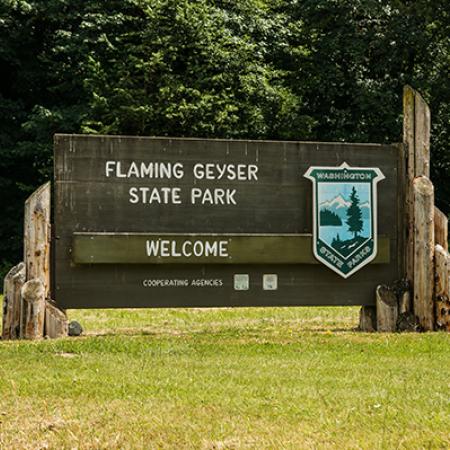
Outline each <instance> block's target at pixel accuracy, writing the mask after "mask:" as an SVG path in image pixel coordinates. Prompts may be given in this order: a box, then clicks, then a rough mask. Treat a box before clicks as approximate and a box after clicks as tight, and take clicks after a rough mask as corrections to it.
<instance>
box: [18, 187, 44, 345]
mask: <svg viewBox="0 0 450 450" xmlns="http://www.w3.org/2000/svg"><path fill="white" fill-rule="evenodd" d="M50 188H51V186H50V183H46V184H44V185H42V186H41V187H40V188H38V189H37V190H36V191H34V192H33V194H31V195H30V197H29V198H28V199H27V201H26V202H25V215H24V261H25V266H26V279H27V280H41V281H42V285H43V289H44V300H45V299H47V298H48V297H49V289H50V240H51V235H50V208H51V206H50V193H51V189H50ZM30 305H31V303H30V302H23V304H22V318H21V337H24V338H27V335H28V334H29V333H28V331H27V329H26V326H27V325H26V322H27V320H28V318H29V317H30V315H33V312H30V311H28V310H27V308H28V307H29V306H30ZM44 309H45V303H44ZM43 313H44V312H43ZM43 313H42V314H43ZM43 323H44V321H43V320H42V324H43ZM42 331H43V330H42ZM42 336H43V335H42Z"/></svg>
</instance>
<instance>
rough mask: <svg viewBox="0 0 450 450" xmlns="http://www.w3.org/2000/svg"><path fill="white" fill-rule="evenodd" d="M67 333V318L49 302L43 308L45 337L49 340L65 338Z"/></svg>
mask: <svg viewBox="0 0 450 450" xmlns="http://www.w3.org/2000/svg"><path fill="white" fill-rule="evenodd" d="M68 333H69V324H68V320H67V316H66V315H65V314H64V313H63V312H62V311H61V310H60V309H58V308H57V307H56V306H54V305H52V304H51V303H50V302H47V303H46V306H45V335H46V336H48V337H49V338H60V337H65V336H67V335H68Z"/></svg>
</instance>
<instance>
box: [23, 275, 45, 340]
mask: <svg viewBox="0 0 450 450" xmlns="http://www.w3.org/2000/svg"><path fill="white" fill-rule="evenodd" d="M22 298H23V300H24V304H25V305H26V306H25V311H26V316H25V327H24V333H23V337H24V338H25V339H39V338H42V337H44V319H45V286H44V283H43V282H42V280H40V279H38V278H35V279H34V280H30V281H27V282H26V283H25V284H24V285H23V287H22Z"/></svg>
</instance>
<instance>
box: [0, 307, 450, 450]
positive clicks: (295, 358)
mask: <svg viewBox="0 0 450 450" xmlns="http://www.w3.org/2000/svg"><path fill="white" fill-rule="evenodd" d="M69 317H70V319H76V320H78V321H80V322H81V323H82V325H83V326H84V328H85V335H84V336H83V337H79V338H67V339H61V340H55V341H50V340H44V341H41V342H1V341H0V448H1V449H116V448H117V449H118V448H123V449H153V448H155V449H241V448H242V449H247V448H249V449H266V448H267V449H285V448H286V449H303V448H305V449H314V448H317V449H322V448H325V449H326V448H330V449H331V448H332V449H334V448H340V449H347V448H355V449H359V448H363V449H390V448H400V449H402V448H409V449H419V448H427V449H428V448H442V449H444V448H450V336H449V335H446V334H444V333H429V334H412V333H409V334H392V335H387V334H366V333H359V332H356V331H355V327H356V325H357V319H358V308H290V309H288V308H267V309H257V308H254V309H205V310H201V309H189V310H188V309H179V310H173V309H166V310H101V311H100V310H81V311H69Z"/></svg>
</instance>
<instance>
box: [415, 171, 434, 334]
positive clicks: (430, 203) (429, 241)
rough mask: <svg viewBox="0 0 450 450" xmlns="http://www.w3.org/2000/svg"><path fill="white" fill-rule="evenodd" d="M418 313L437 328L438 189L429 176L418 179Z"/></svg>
mask: <svg viewBox="0 0 450 450" xmlns="http://www.w3.org/2000/svg"><path fill="white" fill-rule="evenodd" d="M414 211H415V213H414V250H415V255H414V314H415V315H416V317H417V318H418V320H419V323H420V326H421V327H422V328H423V329H424V330H426V331H429V330H433V328H434V307H433V291H434V188H433V184H432V183H431V181H430V180H429V179H428V178H427V177H417V178H416V179H415V180H414Z"/></svg>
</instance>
